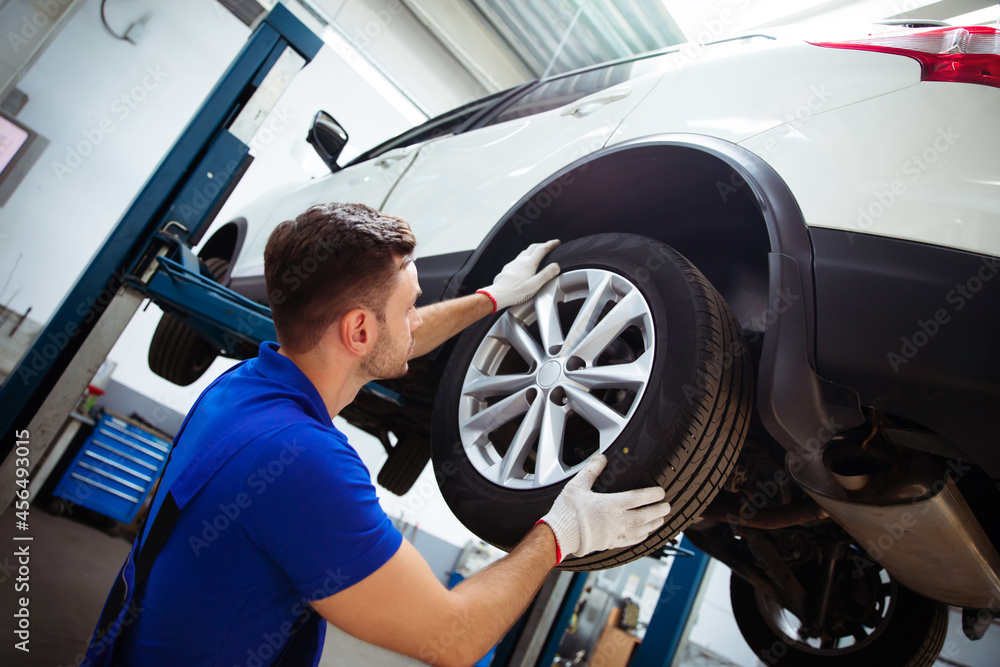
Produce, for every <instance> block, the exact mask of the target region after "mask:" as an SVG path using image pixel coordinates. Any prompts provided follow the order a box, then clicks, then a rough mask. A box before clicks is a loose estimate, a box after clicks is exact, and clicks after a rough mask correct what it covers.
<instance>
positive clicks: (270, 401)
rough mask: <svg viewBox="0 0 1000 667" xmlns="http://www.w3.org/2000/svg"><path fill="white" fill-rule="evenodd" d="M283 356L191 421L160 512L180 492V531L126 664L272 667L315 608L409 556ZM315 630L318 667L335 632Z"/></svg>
mask: <svg viewBox="0 0 1000 667" xmlns="http://www.w3.org/2000/svg"><path fill="white" fill-rule="evenodd" d="M277 349H278V346H277V344H275V343H264V344H262V345H261V346H260V353H259V356H258V357H257V358H256V359H252V360H250V361H248V362H245V363H244V364H242V365H241V366H239V367H237V368H236V369H234V370H232V371H231V372H229V373H227V374H226V375H224V376H223V377H222V378H220V379H219V380H218V381H216V383H214V384H213V385H212V386H211V387H209V388H208V389H207V390H206V391H205V393H204V394H203V395H202V397H201V399H200V401H199V403H198V404H197V405H196V407H195V408H194V410H193V411H192V413H191V414H190V415H189V417H188V421H187V424H186V426H185V427H184V430H183V432H182V433H181V435H180V438H179V439H178V441H177V443H176V445H175V446H174V451H173V453H172V454H171V459H170V464H169V465H168V466H167V470H166V472H165V473H164V476H163V481H162V483H161V485H160V490H159V491H158V492H157V497H156V499H155V500H154V503H153V507H152V511H153V512H156V511H158V509H159V506H160V504H161V503H162V500H163V497H164V495H165V491H166V489H170V490H171V491H172V493H173V494H174V497H175V499H176V501H177V504H178V507H180V508H181V512H180V517H179V519H178V521H177V523H176V524H175V525H174V528H173V530H172V531H171V533H170V535H169V537H168V538H167V541H166V543H165V544H164V546H163V548H162V550H161V551H160V553H159V555H158V556H157V557H156V560H155V561H154V564H153V568H152V570H151V572H150V574H149V577H148V578H147V579H146V581H145V582H144V583H143V584H142V585H141V586H140V588H139V590H137V591H136V592H135V594H136V599H137V603H138V606H139V608H140V609H141V610H142V611H141V612H140V613H138V614H137V616H136V619H135V621H134V622H132V623H131V624H130V625H128V626H127V627H125V628H124V629H123V630H122V633H121V635H120V637H119V638H118V640H117V641H116V645H115V648H114V651H113V653H112V663H113V664H121V665H144V666H151V667H152V666H157V665H170V666H176V665H185V666H192V667H193V666H196V665H204V666H206V667H207V666H208V665H216V666H218V667H234V666H246V667H262V666H263V665H270V664H272V663H273V662H274V660H275V659H276V658H277V656H278V655H280V654H281V651H282V650H283V648H284V646H285V644H286V643H287V642H288V638H289V636H290V634H291V632H292V628H293V624H294V622H295V620H296V618H297V617H298V616H299V615H300V614H302V613H303V612H305V611H307V610H308V604H307V603H308V602H310V601H313V600H319V599H322V598H325V597H328V596H330V595H332V594H334V593H336V592H338V591H341V590H344V589H345V588H347V587H349V586H351V585H353V584H355V583H357V582H359V581H361V580H363V579H364V578H365V577H367V576H368V575H369V574H371V573H372V572H374V571H375V570H377V569H378V568H380V567H381V566H382V565H383V564H385V562H386V561H388V560H389V558H391V557H392V556H393V554H395V553H396V550H397V549H398V548H399V546H400V543H401V542H402V536H401V535H400V533H399V531H398V530H396V529H395V527H394V526H393V525H392V524H391V523H390V521H389V519H388V517H386V515H385V512H383V511H382V508H381V507H380V505H379V503H378V498H377V497H376V492H375V487H374V486H373V485H372V482H371V476H370V474H369V472H368V469H367V468H366V467H365V465H364V463H362V461H361V459H360V457H359V456H358V454H357V452H355V451H354V449H353V448H352V447H351V446H350V445H349V444H348V442H347V438H346V437H345V436H344V434H343V433H341V432H340V431H339V430H337V429H336V428H335V427H334V426H333V424H332V421H331V419H330V415H329V413H328V412H327V410H326V406H325V405H324V403H323V401H322V399H321V398H320V396H319V393H318V392H317V391H316V388H315V387H314V386H313V385H312V383H311V382H310V381H309V380H308V378H306V376H305V375H303V374H302V372H301V371H300V370H299V369H298V367H296V366H295V364H294V363H292V362H291V361H290V360H289V359H287V358H285V357H283V356H281V355H279V354H278V353H277ZM307 626H310V627H309V628H308V629H309V630H310V631H311V632H312V635H311V637H315V640H314V643H315V647H314V648H313V650H312V653H313V655H312V663H311V664H313V665H315V664H316V663H318V662H319V656H320V652H321V651H322V646H323V637H324V631H325V627H326V624H325V622H321V619H319V617H318V614H315V613H313V614H312V619H311V621H310V623H307ZM311 641H312V640H311ZM307 652H308V651H307Z"/></svg>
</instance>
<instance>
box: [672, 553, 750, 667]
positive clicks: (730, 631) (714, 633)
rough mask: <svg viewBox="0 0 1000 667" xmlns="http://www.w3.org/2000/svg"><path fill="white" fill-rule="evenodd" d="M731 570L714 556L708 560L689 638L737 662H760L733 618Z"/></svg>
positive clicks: (744, 663) (741, 663)
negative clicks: (730, 594)
mask: <svg viewBox="0 0 1000 667" xmlns="http://www.w3.org/2000/svg"><path fill="white" fill-rule="evenodd" d="M731 572H732V571H731V570H730V569H729V568H728V567H726V566H725V565H724V564H723V563H722V562H720V561H717V560H715V559H714V558H712V559H711V560H709V567H708V572H706V574H705V580H704V583H703V584H702V585H703V586H706V587H707V588H706V590H705V591H704V594H703V596H702V598H701V604H700V605H698V606H697V607H696V608H695V609H694V610H693V611H692V612H691V613H693V614H695V621H694V625H693V626H692V627H691V632H690V634H689V635H688V641H691V642H692V643H695V644H698V645H699V646H705V647H707V648H709V649H711V650H712V651H714V652H715V653H718V654H719V655H721V656H722V657H724V658H726V659H728V660H731V661H732V662H734V663H736V664H737V665H745V667H754V666H755V665H760V664H762V663H761V662H760V661H759V660H758V659H757V656H756V655H754V652H753V651H751V650H750V647H749V646H747V643H746V641H744V639H743V635H742V634H740V629H739V627H738V626H737V625H736V619H735V618H733V606H732V603H731V602H730V601H729V577H730V574H731Z"/></svg>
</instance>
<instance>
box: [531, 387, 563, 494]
mask: <svg viewBox="0 0 1000 667" xmlns="http://www.w3.org/2000/svg"><path fill="white" fill-rule="evenodd" d="M565 430H566V409H565V408H563V407H561V406H557V405H554V404H553V403H552V401H545V408H544V410H543V411H542V423H541V429H540V431H539V434H538V450H537V456H536V458H535V486H546V485H548V484H555V483H556V482H558V481H560V480H561V479H563V478H564V477H565V476H566V468H564V467H563V464H562V459H561V457H560V454H561V453H562V443H563V433H564V432H565Z"/></svg>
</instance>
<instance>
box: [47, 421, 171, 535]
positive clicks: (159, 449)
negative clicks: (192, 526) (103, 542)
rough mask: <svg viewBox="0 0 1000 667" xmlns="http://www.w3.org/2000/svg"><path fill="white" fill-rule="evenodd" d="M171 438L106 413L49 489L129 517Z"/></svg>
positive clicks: (150, 483) (161, 462) (162, 462)
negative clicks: (53, 486)
mask: <svg viewBox="0 0 1000 667" xmlns="http://www.w3.org/2000/svg"><path fill="white" fill-rule="evenodd" d="M170 446H171V443H170V441H169V440H166V439H165V438H163V437H162V436H160V435H158V434H157V433H154V432H153V431H150V430H149V429H146V428H143V427H142V426H140V425H139V424H137V423H135V422H132V421H129V420H126V419H124V418H122V417H119V416H117V415H114V414H111V413H106V414H105V415H104V416H103V417H101V419H100V420H99V421H98V422H97V426H96V427H94V432H93V434H91V436H90V437H89V438H87V440H86V442H84V443H83V446H82V447H81V448H80V452H79V453H78V454H77V455H76V458H75V459H74V460H73V463H72V464H71V465H70V466H69V468H68V469H67V470H66V474H64V475H63V477H62V479H60V480H59V485H58V486H57V487H56V490H55V491H54V492H53V495H54V496H56V497H59V498H63V499H65V500H68V501H70V502H71V503H74V504H76V505H80V506H81V507H86V508H88V509H91V510H94V511H95V512H99V513H101V514H104V515H106V516H109V517H111V518H112V519H116V520H118V521H121V522H122V523H131V522H132V520H133V519H134V518H135V515H136V513H138V511H139V508H140V507H142V503H143V501H144V500H145V499H146V496H147V495H149V492H150V491H151V490H152V489H153V488H154V487H155V486H156V481H157V480H158V479H159V478H160V474H161V473H162V472H163V468H164V467H165V466H166V464H167V456H168V454H169V453H170Z"/></svg>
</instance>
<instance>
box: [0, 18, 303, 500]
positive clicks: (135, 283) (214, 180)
mask: <svg viewBox="0 0 1000 667" xmlns="http://www.w3.org/2000/svg"><path fill="white" fill-rule="evenodd" d="M321 46H322V40H320V38H319V37H317V36H316V35H315V34H314V33H313V32H312V31H310V30H309V29H308V28H307V27H306V26H305V25H304V24H303V23H302V22H301V21H299V19H298V18H296V17H295V16H294V15H293V14H292V13H291V12H290V11H289V10H288V9H287V8H285V7H284V6H283V5H281V4H278V5H276V6H275V8H274V10H273V11H271V13H270V14H269V15H268V16H267V17H265V18H264V20H263V21H262V22H261V23H260V24H259V26H258V27H257V29H256V30H255V31H254V32H253V34H252V35H251V36H250V39H249V40H248V41H247V43H246V45H245V46H244V47H243V49H242V50H241V51H240V53H239V55H238V56H237V57H236V59H235V60H234V61H233V63H232V64H231V65H230V66H229V68H228V69H227V70H226V72H225V74H224V75H223V76H222V78H221V79H220V80H219V83H218V84H216V86H215V88H214V89H213V90H212V92H211V93H210V95H209V96H208V98H207V99H206V100H205V102H204V104H202V106H201V108H200V109H199V110H198V112H197V113H196V114H195V116H194V118H193V119H192V121H191V122H190V124H189V125H188V126H187V128H186V129H185V130H184V132H183V133H182V134H181V136H180V137H179V138H178V140H177V142H176V143H175V144H174V146H173V147H172V148H171V149H170V152H169V153H167V155H166V157H165V158H164V159H163V161H162V162H161V163H160V164H159V166H158V167H157V168H156V171H155V172H154V173H153V175H152V176H151V177H150V179H149V181H147V183H146V185H145V186H144V187H143V189H142V190H141V191H140V192H139V194H138V196H136V198H135V200H134V201H133V202H132V204H131V206H130V207H129V209H128V211H127V212H126V213H125V215H124V216H123V217H122V219H121V221H120V222H119V223H118V225H117V226H116V227H115V229H114V230H113V231H112V232H111V233H110V234H109V236H108V238H107V239H106V240H105V243H104V245H103V246H102V247H101V248H100V250H98V251H97V253H96V254H95V255H94V257H93V259H92V260H91V262H90V265H89V266H88V267H87V269H86V270H85V271H84V272H83V274H82V275H81V277H80V279H79V280H78V281H77V283H76V285H74V287H73V288H72V289H71V290H70V292H69V294H68V295H67V296H66V298H65V299H64V300H63V302H62V304H61V305H60V306H59V308H58V309H57V311H56V312H55V314H54V315H53V316H52V318H51V319H50V320H49V322H48V323H47V324H46V326H45V328H44V329H43V330H42V332H41V334H40V335H39V336H38V338H37V339H36V340H35V342H34V344H33V345H32V347H31V349H29V350H28V352H27V354H25V356H24V357H23V358H22V359H21V361H20V363H19V364H18V366H17V367H16V368H15V369H14V371H13V372H12V373H11V375H10V377H8V378H7V381H6V382H5V383H4V385H3V386H2V387H0V407H2V410H0V432H2V433H3V440H2V444H0V452H2V453H3V457H4V461H3V465H2V466H0V511H2V508H6V507H7V506H8V505H9V504H10V503H11V501H12V500H13V499H14V497H15V492H16V491H17V490H18V488H20V487H19V486H18V485H17V479H16V478H15V465H14V464H15V457H14V455H13V450H14V446H15V442H16V441H19V440H20V441H24V440H27V441H28V442H29V448H30V456H29V462H30V463H29V470H31V469H32V468H34V466H35V464H36V463H37V462H38V460H39V459H40V458H41V456H42V455H43V454H44V452H45V451H46V450H47V449H48V446H49V445H50V444H51V442H52V440H53V438H54V437H55V436H56V434H57V433H58V431H59V429H60V428H61V426H62V424H63V422H64V421H65V420H66V417H67V415H68V414H69V413H70V412H71V411H72V409H73V407H74V406H75V405H76V403H77V401H78V400H79V398H80V396H81V395H82V394H83V391H84V390H85V389H86V387H87V384H88V383H89V382H90V381H91V379H93V377H94V375H95V373H96V372H97V369H98V367H99V366H100V364H101V363H102V362H103V360H104V359H105V357H106V356H107V354H108V352H109V351H110V350H111V347H112V346H113V345H114V343H115V341H116V340H117V339H118V337H119V336H120V335H121V333H122V331H123V330H124V329H125V326H126V325H127V324H128V322H129V320H130V319H131V318H132V316H133V315H134V314H135V312H136V310H138V308H139V306H140V305H141V303H142V301H143V300H144V299H145V298H146V297H150V298H152V299H153V300H154V301H155V302H156V303H158V304H159V305H161V306H162V307H163V308H164V310H166V311H169V312H172V313H174V314H175V315H177V316H179V317H182V318H183V319H184V320H185V321H186V322H187V323H188V324H189V325H190V326H192V327H193V328H195V329H196V330H197V331H199V333H201V334H202V335H203V336H206V337H207V338H209V339H210V340H212V341H213V342H217V343H219V345H220V349H226V350H228V351H232V350H233V349H234V348H235V347H236V346H238V345H239V344H240V342H241V341H246V342H256V341H260V340H265V339H272V340H273V338H274V327H273V324H272V323H271V319H270V312H269V311H268V309H267V308H265V307H263V306H260V305H258V304H255V303H253V302H250V301H248V300H246V299H243V298H242V297H239V296H238V295H236V294H235V293H233V292H230V291H229V290H223V289H222V288H219V286H218V285H215V283H213V282H212V281H211V280H208V279H206V278H204V277H202V276H201V275H200V270H199V266H198V260H197V258H195V257H194V255H193V254H192V253H191V250H190V246H192V245H195V244H197V243H198V241H199V240H200V239H201V237H202V236H203V235H204V233H205V232H206V231H207V229H208V226H209V224H210V223H211V221H212V219H213V218H214V217H215V214H216V213H217V212H218V211H219V209H220V208H221V207H222V204H223V203H224V202H225V201H226V199H227V198H228V196H229V194H230V193H231V192H232V190H233V188H234V187H235V185H236V183H237V182H238V181H239V180H240V178H241V177H242V176H243V174H244V172H245V171H246V169H247V167H249V165H250V162H251V161H252V159H253V158H252V156H251V155H250V152H249V150H250V149H249V143H250V140H251V139H252V137H253V135H254V133H255V132H256V131H257V129H258V128H259V126H260V124H261V123H263V121H264V120H265V119H266V117H267V113H268V112H269V111H270V109H271V108H272V107H273V105H274V104H275V102H276V101H277V99H278V97H279V96H280V95H281V93H282V92H283V91H284V89H285V88H286V87H287V86H288V83H289V81H290V80H291V78H292V77H293V76H294V75H295V73H296V72H297V71H298V70H299V69H301V68H302V67H303V66H304V65H305V63H306V62H308V61H310V60H312V58H313V57H314V56H315V55H316V53H317V52H318V51H319V49H320V47H321ZM25 431H27V437H24V432H25ZM18 434H20V436H19V435H18ZM17 467H23V466H17Z"/></svg>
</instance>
